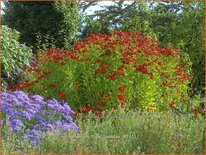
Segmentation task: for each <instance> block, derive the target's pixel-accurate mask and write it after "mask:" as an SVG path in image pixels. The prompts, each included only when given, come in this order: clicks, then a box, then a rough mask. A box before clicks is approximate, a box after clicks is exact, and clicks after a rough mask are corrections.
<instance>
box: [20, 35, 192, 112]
mask: <svg viewBox="0 0 206 155" xmlns="http://www.w3.org/2000/svg"><path fill="white" fill-rule="evenodd" d="M190 66H191V64H190V61H189V59H188V56H187V55H186V54H185V53H183V52H181V53H180V51H179V49H174V48H172V47H169V46H168V47H160V46H158V43H157V41H156V40H153V39H150V38H146V37H144V36H142V35H141V33H137V32H120V31H114V32H111V33H110V34H109V35H104V34H91V35H90V36H89V37H88V38H86V39H84V40H80V41H78V42H77V43H76V44H75V45H74V46H73V51H60V50H48V51H47V52H42V53H39V63H38V65H37V66H36V67H35V68H33V71H31V68H30V69H29V70H30V71H28V72H30V78H29V80H28V81H27V86H26V87H25V86H24V85H23V86H22V87H21V86H19V85H18V86H17V87H16V88H17V89H21V88H23V89H25V90H26V91H29V92H31V93H34V92H35V93H40V94H42V95H44V96H45V97H47V98H56V99H59V100H65V101H67V102H69V103H70V104H71V107H72V108H73V109H76V110H79V111H80V112H89V111H93V112H95V114H97V115H100V113H101V111H102V110H105V109H113V108H117V107H119V106H120V107H122V108H125V107H128V108H140V109H145V110H152V111H157V110H168V109H171V108H172V109H174V108H186V107H187V106H188V105H186V104H185V101H184V100H185V99H186V98H187V90H188V84H189V82H190ZM28 82H29V83H28ZM28 85H29V86H28ZM171 102H172V103H173V104H171Z"/></svg>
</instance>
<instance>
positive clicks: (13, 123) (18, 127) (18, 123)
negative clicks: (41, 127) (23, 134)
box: [10, 119, 23, 130]
mask: <svg viewBox="0 0 206 155" xmlns="http://www.w3.org/2000/svg"><path fill="white" fill-rule="evenodd" d="M10 126H11V128H12V129H13V130H21V128H22V127H23V123H22V122H21V121H20V120H19V119H13V120H11V121H10Z"/></svg>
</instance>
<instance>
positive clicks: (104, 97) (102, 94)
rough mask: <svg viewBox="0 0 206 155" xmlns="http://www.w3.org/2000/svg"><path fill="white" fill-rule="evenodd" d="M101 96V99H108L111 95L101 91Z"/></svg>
mask: <svg viewBox="0 0 206 155" xmlns="http://www.w3.org/2000/svg"><path fill="white" fill-rule="evenodd" d="M100 95H101V96H102V98H103V99H106V100H109V99H110V98H111V97H110V96H109V95H108V94H105V93H101V94H100Z"/></svg>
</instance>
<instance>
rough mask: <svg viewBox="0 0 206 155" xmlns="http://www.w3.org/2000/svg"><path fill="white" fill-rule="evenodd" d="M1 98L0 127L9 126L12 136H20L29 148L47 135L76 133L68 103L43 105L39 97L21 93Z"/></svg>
mask: <svg viewBox="0 0 206 155" xmlns="http://www.w3.org/2000/svg"><path fill="white" fill-rule="evenodd" d="M1 98H2V104H1V109H2V110H3V115H4V116H3V119H2V125H3V126H4V125H5V124H6V123H7V124H9V126H10V127H11V129H12V131H13V132H18V133H19V132H20V133H22V139H25V138H27V139H29V140H30V142H31V143H32V144H38V140H39V138H44V137H45V133H46V132H47V131H51V132H55V131H56V130H57V129H60V130H62V131H69V130H70V129H73V130H74V131H75V132H77V131H78V130H79V128H78V127H77V125H76V124H75V123H74V122H73V119H72V117H71V114H73V113H74V112H73V111H72V110H71V108H70V107H69V106H68V103H59V102H57V101H56V100H54V99H53V100H46V101H44V98H43V97H42V96H40V95H29V94H26V93H24V92H22V91H15V92H7V93H1ZM5 116H7V117H8V122H6V120H7V119H6V117H5Z"/></svg>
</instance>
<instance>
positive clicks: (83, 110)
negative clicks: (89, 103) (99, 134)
mask: <svg viewBox="0 0 206 155" xmlns="http://www.w3.org/2000/svg"><path fill="white" fill-rule="evenodd" d="M79 110H80V112H81V113H86V112H89V111H92V110H94V108H92V107H80V108H79Z"/></svg>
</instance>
